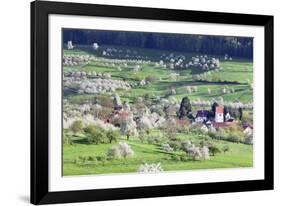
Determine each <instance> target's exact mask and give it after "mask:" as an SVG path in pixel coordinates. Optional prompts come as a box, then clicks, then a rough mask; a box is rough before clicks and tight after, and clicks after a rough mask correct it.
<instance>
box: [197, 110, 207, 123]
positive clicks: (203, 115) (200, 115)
mask: <svg viewBox="0 0 281 206" xmlns="http://www.w3.org/2000/svg"><path fill="white" fill-rule="evenodd" d="M208 114H209V111H208V110H199V111H197V114H196V117H195V122H198V123H203V122H206V121H207V120H208Z"/></svg>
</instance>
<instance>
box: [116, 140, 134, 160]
mask: <svg viewBox="0 0 281 206" xmlns="http://www.w3.org/2000/svg"><path fill="white" fill-rule="evenodd" d="M119 149H120V152H121V155H122V156H123V157H124V158H126V157H130V156H133V155H134V151H133V150H132V148H131V147H130V145H128V144H127V143H126V142H119Z"/></svg>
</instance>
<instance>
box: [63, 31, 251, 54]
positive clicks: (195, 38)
mask: <svg viewBox="0 0 281 206" xmlns="http://www.w3.org/2000/svg"><path fill="white" fill-rule="evenodd" d="M70 40H71V41H72V42H73V43H74V44H80V45H81V44H82V45H89V44H92V43H93V42H97V43H98V44H101V45H104V44H106V45H116V46H129V47H138V48H147V49H158V50H169V51H178V52H188V53H202V54H204V53H205V54H213V55H224V54H228V55H231V56H234V57H240V58H252V57H253V38H252V37H231V36H214V35H192V34H169V33H152V32H149V33H148V32H128V31H110V32H109V31H102V30H81V29H64V32H63V41H64V43H67V41H70Z"/></svg>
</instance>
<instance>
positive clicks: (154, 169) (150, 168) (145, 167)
mask: <svg viewBox="0 0 281 206" xmlns="http://www.w3.org/2000/svg"><path fill="white" fill-rule="evenodd" d="M162 171H163V169H162V167H161V163H160V162H159V163H156V164H155V163H152V164H147V163H145V164H142V165H141V166H140V167H139V169H138V172H140V173H158V172H162Z"/></svg>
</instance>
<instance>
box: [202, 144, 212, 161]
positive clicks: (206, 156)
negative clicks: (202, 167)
mask: <svg viewBox="0 0 281 206" xmlns="http://www.w3.org/2000/svg"><path fill="white" fill-rule="evenodd" d="M200 152H201V154H202V159H203V160H208V159H210V156H209V148H208V147H206V146H203V147H202V148H200Z"/></svg>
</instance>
